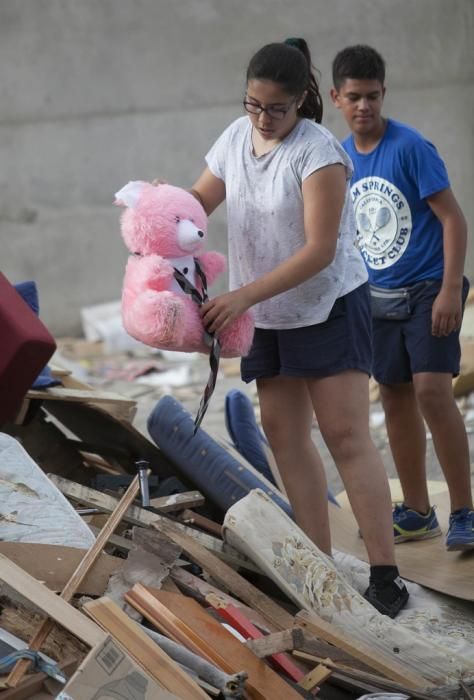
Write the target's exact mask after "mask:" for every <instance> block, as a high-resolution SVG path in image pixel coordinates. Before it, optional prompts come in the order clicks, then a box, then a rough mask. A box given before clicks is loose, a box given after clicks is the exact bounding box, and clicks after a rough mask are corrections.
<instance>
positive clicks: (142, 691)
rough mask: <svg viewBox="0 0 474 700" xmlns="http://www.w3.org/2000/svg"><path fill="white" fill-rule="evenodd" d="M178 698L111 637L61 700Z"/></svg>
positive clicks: (88, 659)
mask: <svg viewBox="0 0 474 700" xmlns="http://www.w3.org/2000/svg"><path fill="white" fill-rule="evenodd" d="M111 697H113V698H121V697H123V698H124V700H125V699H126V698H127V699H128V698H130V699H131V700H173V699H174V700H177V696H176V695H173V693H170V692H169V691H168V690H165V688H163V687H162V686H161V685H158V683H157V682H156V681H154V680H153V679H152V678H151V677H150V676H149V675H148V674H146V673H145V672H144V671H143V670H142V669H141V668H140V667H139V666H138V665H137V664H136V663H135V662H134V661H133V660H132V659H131V658H130V656H128V654H126V653H125V651H124V650H123V649H122V648H121V647H120V646H119V645H118V644H117V643H116V642H115V641H114V640H113V639H112V637H110V636H109V635H108V636H107V637H106V638H105V640H104V641H103V642H102V643H101V644H98V645H97V646H96V647H95V648H94V649H92V650H91V651H90V653H89V654H88V655H87V656H86V658H85V659H84V661H83V662H82V664H81V665H80V666H79V668H78V669H77V671H76V673H75V674H74V675H73V676H72V678H71V679H70V680H69V682H68V683H67V685H66V686H65V687H64V689H63V691H62V692H61V693H60V694H59V695H58V696H57V700H99V699H100V698H111Z"/></svg>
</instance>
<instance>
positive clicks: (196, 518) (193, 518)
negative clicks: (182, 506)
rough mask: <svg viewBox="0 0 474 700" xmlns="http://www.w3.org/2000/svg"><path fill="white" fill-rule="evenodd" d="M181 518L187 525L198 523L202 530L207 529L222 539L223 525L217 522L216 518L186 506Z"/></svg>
mask: <svg viewBox="0 0 474 700" xmlns="http://www.w3.org/2000/svg"><path fill="white" fill-rule="evenodd" d="M180 520H181V521H182V522H183V523H184V524H185V525H196V526H197V527H199V528H201V529H202V530H206V531H207V532H210V533H211V534H212V535H215V536H216V537H218V538H219V539H222V525H220V524H219V523H216V522H215V521H214V520H210V519H209V518H206V517H204V515H201V514H200V513H194V512H193V511H192V510H188V509H187V508H186V510H183V512H182V513H181V514H180Z"/></svg>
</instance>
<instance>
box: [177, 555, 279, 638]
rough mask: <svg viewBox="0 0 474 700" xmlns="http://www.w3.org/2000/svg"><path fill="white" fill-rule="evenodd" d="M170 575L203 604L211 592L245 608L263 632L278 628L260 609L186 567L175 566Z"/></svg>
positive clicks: (180, 586)
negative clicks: (257, 609)
mask: <svg viewBox="0 0 474 700" xmlns="http://www.w3.org/2000/svg"><path fill="white" fill-rule="evenodd" d="M170 576H171V578H172V579H173V581H175V582H176V583H177V585H178V586H179V588H180V590H181V591H183V592H184V593H186V595H188V596H191V597H192V598H194V599H195V600H197V601H198V602H199V603H201V604H202V605H206V604H208V603H207V600H206V596H208V595H209V594H212V595H215V596H217V597H219V598H220V599H221V600H224V601H228V602H229V603H232V604H233V605H235V606H236V607H238V608H240V609H241V610H243V612H245V614H246V615H247V617H248V618H249V620H251V621H252V622H253V624H254V625H256V626H257V627H258V628H259V629H260V630H262V631H263V632H265V633H267V634H269V633H270V632H274V631H275V630H276V627H274V625H272V623H271V622H270V621H269V620H267V619H266V618H265V617H263V615H261V614H260V613H259V612H258V611H256V610H254V609H253V608H250V607H249V606H248V605H245V604H244V603H242V602H241V601H240V600H237V598H234V597H233V596H231V595H229V594H228V593H225V592H224V591H222V590H221V589H220V588H216V586H213V585H212V584H211V583H209V582H208V581H204V580H203V579H201V578H198V577H197V576H194V574H191V573H190V572H189V571H187V570H186V569H183V568H180V569H177V568H174V569H172V570H171V572H170Z"/></svg>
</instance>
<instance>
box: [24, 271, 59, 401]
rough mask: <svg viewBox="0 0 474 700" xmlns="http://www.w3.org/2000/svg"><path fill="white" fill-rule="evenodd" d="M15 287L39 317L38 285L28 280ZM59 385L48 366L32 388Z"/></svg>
mask: <svg viewBox="0 0 474 700" xmlns="http://www.w3.org/2000/svg"><path fill="white" fill-rule="evenodd" d="M13 286H14V287H15V289H16V291H17V292H18V294H19V295H20V296H21V298H22V299H23V301H25V302H26V303H27V304H28V306H29V307H30V309H31V310H32V311H34V312H35V314H36V315H37V316H39V301H38V289H37V287H36V283H35V282H34V281H33V280H28V281H27V282H19V283H18V284H15V285H13ZM58 384H61V382H60V380H59V379H56V378H55V377H53V375H52V374H51V370H50V369H49V367H48V366H46V367H44V368H43V369H42V370H41V372H40V373H39V375H38V376H37V377H36V379H35V381H34V382H33V384H32V386H31V388H32V389H46V388H47V387H50V386H57V385H58Z"/></svg>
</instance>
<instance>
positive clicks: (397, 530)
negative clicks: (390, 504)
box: [392, 503, 441, 544]
mask: <svg viewBox="0 0 474 700" xmlns="http://www.w3.org/2000/svg"><path fill="white" fill-rule="evenodd" d="M392 517H393V536H394V539H395V544H399V543H400V542H408V541H409V540H428V539H430V538H431V537H437V536H438V535H441V530H440V527H439V524H438V518H437V517H436V513H435V511H434V508H433V506H431V507H430V509H429V511H428V513H427V514H426V515H422V514H421V513H418V511H416V510H412V508H407V506H406V505H405V504H404V503H401V504H400V505H396V506H395V508H394V510H393V513H392Z"/></svg>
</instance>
